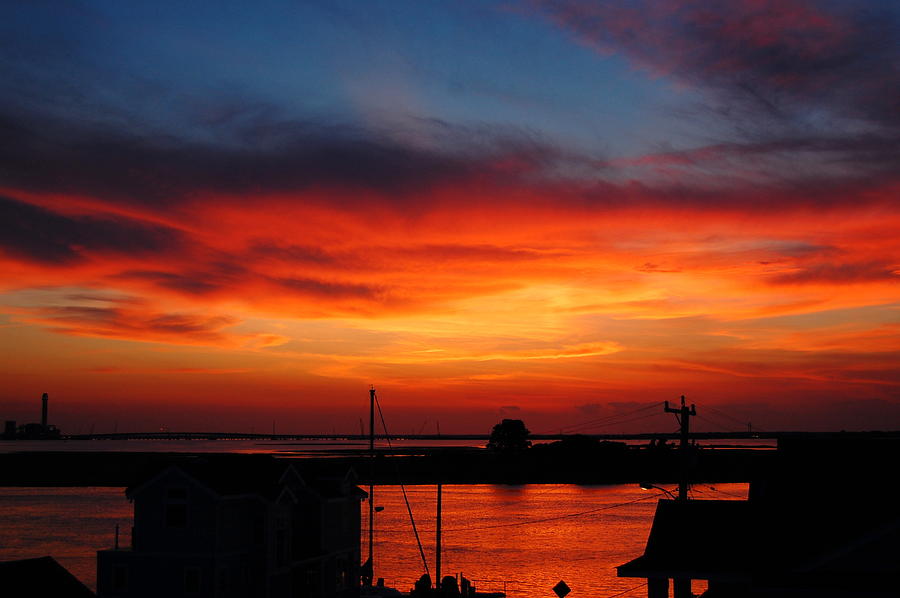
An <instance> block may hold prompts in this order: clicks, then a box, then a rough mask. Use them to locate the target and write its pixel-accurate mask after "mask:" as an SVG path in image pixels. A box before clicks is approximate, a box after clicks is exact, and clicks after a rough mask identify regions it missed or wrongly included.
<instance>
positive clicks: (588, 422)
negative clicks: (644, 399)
mask: <svg viewBox="0 0 900 598" xmlns="http://www.w3.org/2000/svg"><path fill="white" fill-rule="evenodd" d="M660 404H661V402H656V403H653V404H651V405H645V406H643V407H638V408H637V409H632V410H631V411H625V412H622V413H615V414H613V415H605V416H603V417H597V418H594V419H589V420H586V421H583V422H579V423H575V424H570V425H568V426H563V427H562V428H559V430H560V431H565V430H571V429H573V428H581V427H584V426H589V425H591V424H594V423H602V422H606V421H611V420H615V419H618V418H621V417H628V416H631V415H634V414H636V413H640V412H641V411H647V410H649V409H656V408H657V407H659V406H660Z"/></svg>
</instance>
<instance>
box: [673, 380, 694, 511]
mask: <svg viewBox="0 0 900 598" xmlns="http://www.w3.org/2000/svg"><path fill="white" fill-rule="evenodd" d="M665 410H666V413H674V414H675V418H676V419H678V423H679V424H680V425H681V445H680V450H681V475H680V476H679V479H678V500H687V499H688V487H689V486H690V483H691V482H690V476H689V475H688V472H689V470H690V465H691V455H690V439H689V435H690V432H691V416H694V415H697V409H696V407H695V406H694V405H693V403H692V404H691V408H690V409H688V407H687V405H685V404H684V395H681V407H678V408H675V407H669V401H666V408H665Z"/></svg>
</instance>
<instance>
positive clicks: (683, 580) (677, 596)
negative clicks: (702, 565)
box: [648, 395, 697, 598]
mask: <svg viewBox="0 0 900 598" xmlns="http://www.w3.org/2000/svg"><path fill="white" fill-rule="evenodd" d="M666 413H674V414H675V417H676V418H677V419H678V423H679V424H680V425H681V446H680V452H681V475H680V476H679V479H678V501H679V502H682V501H685V502H686V501H687V499H688V487H689V486H690V483H691V480H690V475H689V473H690V470H691V445H690V438H689V435H690V431H691V417H692V416H695V415H697V409H696V407H694V405H693V404H691V407H690V409H688V406H687V405H685V403H684V395H681V407H677V408H675V407H669V401H666ZM685 506H687V505H685ZM649 581H650V580H648V583H649ZM668 581H669V580H665V581H664V583H665V585H666V586H668ZM654 582H655V583H656V584H661V583H662V582H658V581H656V580H654ZM672 586H673V587H672V595H673V596H674V598H692V596H693V595H694V594H693V592H692V591H691V579H690V578H689V577H675V578H673V579H672ZM661 590H662V585H660V586H659V587H658V588H656V589H655V594H654V595H657V593H659V592H660V591H661ZM648 591H649V590H648ZM664 591H665V592H666V593H668V589H666V590H664ZM658 595H660V596H661V595H663V594H658Z"/></svg>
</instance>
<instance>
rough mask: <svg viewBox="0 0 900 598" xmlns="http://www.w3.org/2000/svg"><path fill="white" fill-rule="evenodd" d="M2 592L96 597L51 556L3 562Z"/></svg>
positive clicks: (8, 596) (9, 596) (8, 597)
mask: <svg viewBox="0 0 900 598" xmlns="http://www.w3.org/2000/svg"><path fill="white" fill-rule="evenodd" d="M0 594H2V595H3V597H4V598H34V597H35V596H40V597H41V598H44V597H46V598H95V597H96V595H95V594H94V593H93V592H92V591H91V590H89V589H88V587H87V586H85V585H84V584H83V583H81V582H80V581H78V579H76V577H75V576H74V575H72V574H71V573H69V572H68V571H67V570H66V568H65V567H63V566H62V565H60V564H59V563H58V562H56V559H54V558H53V557H49V556H44V557H40V558H36V559H23V560H20V561H6V562H3V563H0Z"/></svg>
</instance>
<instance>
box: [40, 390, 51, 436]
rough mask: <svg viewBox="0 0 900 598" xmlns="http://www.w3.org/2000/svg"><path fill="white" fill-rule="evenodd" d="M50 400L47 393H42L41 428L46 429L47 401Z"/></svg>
mask: <svg viewBox="0 0 900 598" xmlns="http://www.w3.org/2000/svg"><path fill="white" fill-rule="evenodd" d="M49 400H50V397H49V396H48V395H47V393H44V394H43V396H41V426H43V427H45V428H46V427H47V401H49Z"/></svg>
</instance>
